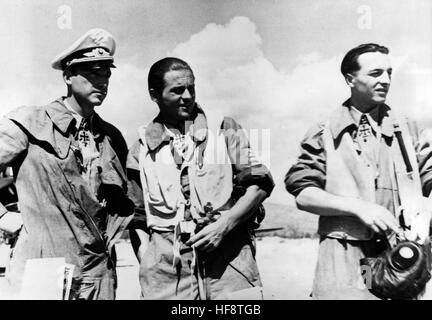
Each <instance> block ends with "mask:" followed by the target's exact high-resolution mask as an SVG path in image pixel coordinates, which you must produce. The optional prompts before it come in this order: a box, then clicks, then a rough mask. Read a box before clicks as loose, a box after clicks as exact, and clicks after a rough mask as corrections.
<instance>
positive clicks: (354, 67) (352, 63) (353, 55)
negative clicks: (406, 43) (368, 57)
mask: <svg viewBox="0 0 432 320" xmlns="http://www.w3.org/2000/svg"><path fill="white" fill-rule="evenodd" d="M366 52H381V53H383V54H388V53H389V49H388V48H387V47H384V46H381V45H379V44H376V43H365V44H361V45H359V46H357V47H355V48H353V49H351V50H350V51H348V53H347V54H346V55H345V57H344V58H343V60H342V64H341V72H342V74H343V75H344V77H345V76H346V75H347V74H348V73H351V72H354V71H358V70H360V65H359V64H358V57H359V56H360V55H362V54H363V53H366Z"/></svg>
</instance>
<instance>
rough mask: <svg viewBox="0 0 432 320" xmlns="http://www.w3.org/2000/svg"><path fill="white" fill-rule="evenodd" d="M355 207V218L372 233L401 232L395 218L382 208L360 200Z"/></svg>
mask: <svg viewBox="0 0 432 320" xmlns="http://www.w3.org/2000/svg"><path fill="white" fill-rule="evenodd" d="M355 206H356V208H357V210H356V216H357V217H358V218H359V219H360V220H361V221H363V223H364V224H366V225H367V226H368V227H370V228H372V230H373V231H375V232H377V233H379V232H386V231H387V230H391V231H394V232H395V233H397V234H399V233H400V232H401V230H400V229H399V225H398V223H397V221H396V218H395V217H394V216H393V214H392V213H391V212H390V211H389V210H387V209H386V208H384V207H383V206H380V205H378V204H375V203H371V202H366V201H362V200H360V201H359V203H358V204H357V203H356V204H355Z"/></svg>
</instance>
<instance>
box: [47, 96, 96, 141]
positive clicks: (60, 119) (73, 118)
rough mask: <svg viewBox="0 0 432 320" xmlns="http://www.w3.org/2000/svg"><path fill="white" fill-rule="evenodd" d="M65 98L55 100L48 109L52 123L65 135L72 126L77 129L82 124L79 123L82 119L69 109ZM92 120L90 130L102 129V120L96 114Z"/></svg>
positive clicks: (92, 116)
mask: <svg viewBox="0 0 432 320" xmlns="http://www.w3.org/2000/svg"><path fill="white" fill-rule="evenodd" d="M65 98H66V97H61V98H59V99H57V100H55V101H54V102H52V103H51V104H50V105H49V106H48V107H47V109H46V112H47V114H48V116H49V118H50V119H51V121H52V122H53V123H54V124H55V126H56V127H57V128H59V129H60V131H61V132H62V133H63V134H66V133H67V132H68V130H70V129H71V128H72V126H75V127H76V128H77V127H78V126H79V125H80V123H81V121H79V122H78V120H81V119H82V117H81V116H80V115H79V114H78V113H76V112H74V110H72V108H68V107H67V102H66V101H65ZM90 120H91V121H90V128H92V131H94V130H93V129H96V131H98V129H102V128H101V125H100V122H101V119H100V117H99V115H98V114H97V113H96V112H93V114H92V115H91V117H90ZM72 123H73V124H72Z"/></svg>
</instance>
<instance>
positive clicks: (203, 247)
mask: <svg viewBox="0 0 432 320" xmlns="http://www.w3.org/2000/svg"><path fill="white" fill-rule="evenodd" d="M230 230H231V229H230V228H229V225H228V221H227V219H225V218H224V217H223V216H221V217H220V218H219V219H218V220H216V221H215V222H213V223H210V224H208V225H207V226H205V227H204V228H203V229H201V230H200V231H199V232H198V233H197V234H196V235H194V236H192V237H191V238H190V239H189V240H188V241H187V242H186V245H188V246H192V247H194V248H196V249H198V250H200V251H204V252H211V251H213V250H215V249H216V248H217V247H218V246H219V245H220V243H221V242H222V240H223V238H224V237H225V236H226V235H227V234H228V232H229V231H230Z"/></svg>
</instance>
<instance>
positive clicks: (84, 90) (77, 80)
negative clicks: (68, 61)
mask: <svg viewBox="0 0 432 320" xmlns="http://www.w3.org/2000/svg"><path fill="white" fill-rule="evenodd" d="M110 76H111V69H110V67H109V66H108V65H106V64H103V63H97V62H94V63H83V64H80V65H76V66H75V67H74V70H73V71H72V72H71V74H70V77H69V80H70V87H71V91H72V94H73V95H74V96H75V98H76V99H77V101H78V102H79V103H80V105H83V106H84V105H85V106H87V105H90V106H98V105H100V104H102V102H103V100H104V99H105V97H106V95H107V93H108V84H109V78H110Z"/></svg>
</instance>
